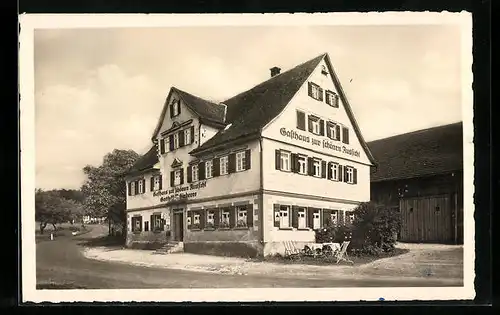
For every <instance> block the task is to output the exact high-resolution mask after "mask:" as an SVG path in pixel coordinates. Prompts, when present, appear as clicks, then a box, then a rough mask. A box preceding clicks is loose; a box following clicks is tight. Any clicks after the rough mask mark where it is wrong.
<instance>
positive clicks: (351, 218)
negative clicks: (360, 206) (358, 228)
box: [346, 211, 354, 224]
mask: <svg viewBox="0 0 500 315" xmlns="http://www.w3.org/2000/svg"><path fill="white" fill-rule="evenodd" d="M346 217H347V223H349V224H353V223H354V211H347V212H346Z"/></svg>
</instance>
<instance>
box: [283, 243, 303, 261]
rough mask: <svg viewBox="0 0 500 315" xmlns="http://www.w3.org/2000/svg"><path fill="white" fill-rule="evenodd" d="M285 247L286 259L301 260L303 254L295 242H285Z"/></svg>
mask: <svg viewBox="0 0 500 315" xmlns="http://www.w3.org/2000/svg"><path fill="white" fill-rule="evenodd" d="M283 245H284V246H285V257H287V258H290V259H300V258H301V256H302V252H301V251H300V250H299V249H298V248H297V246H296V243H295V242H293V241H285V242H283Z"/></svg>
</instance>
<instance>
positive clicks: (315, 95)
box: [311, 83, 320, 100]
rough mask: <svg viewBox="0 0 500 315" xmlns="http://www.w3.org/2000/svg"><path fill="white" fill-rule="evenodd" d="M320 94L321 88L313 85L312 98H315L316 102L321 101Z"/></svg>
mask: <svg viewBox="0 0 500 315" xmlns="http://www.w3.org/2000/svg"><path fill="white" fill-rule="evenodd" d="M315 92H316V94H315ZM319 92H320V86H318V85H316V84H314V83H313V84H312V85H311V97H312V98H314V99H315V100H319V99H320V97H319Z"/></svg>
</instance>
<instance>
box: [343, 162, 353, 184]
mask: <svg viewBox="0 0 500 315" xmlns="http://www.w3.org/2000/svg"><path fill="white" fill-rule="evenodd" d="M345 176H346V181H345V182H346V183H348V184H354V167H352V166H345Z"/></svg>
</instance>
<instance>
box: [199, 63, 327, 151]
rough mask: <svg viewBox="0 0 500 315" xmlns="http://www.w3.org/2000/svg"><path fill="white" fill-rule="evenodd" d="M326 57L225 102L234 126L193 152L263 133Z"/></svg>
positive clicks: (230, 121) (285, 73)
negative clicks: (263, 129) (264, 128)
mask: <svg viewBox="0 0 500 315" xmlns="http://www.w3.org/2000/svg"><path fill="white" fill-rule="evenodd" d="M324 56H325V54H322V55H320V56H318V57H316V58H314V59H311V60H309V61H307V62H305V63H303V64H301V65H298V66H296V67H295V68H293V69H290V70H288V71H286V72H283V73H281V74H278V75H276V76H274V77H271V78H270V79H269V80H267V81H264V82H262V83H260V84H259V85H257V86H255V87H253V88H251V89H250V90H248V91H245V92H243V93H240V94H238V95H236V96H234V97H232V98H230V99H228V100H226V101H224V102H223V104H225V105H226V106H227V114H226V123H227V124H231V126H230V127H229V128H227V129H226V130H221V131H219V132H218V133H217V134H216V135H215V136H213V137H212V138H210V139H209V140H208V141H207V142H205V143H204V144H203V145H201V146H200V147H198V148H196V149H194V150H192V151H191V153H192V154H197V153H200V152H202V151H205V150H207V149H209V148H212V147H215V146H218V145H221V144H223V143H225V142H228V141H232V140H236V139H239V138H242V137H248V136H251V135H255V134H258V133H260V131H261V129H262V128H263V127H264V126H265V125H266V124H268V123H269V122H270V121H271V120H272V119H273V118H274V117H276V116H277V115H278V114H279V113H281V111H282V110H283V109H284V108H285V106H286V105H287V104H288V103H289V102H290V101H291V99H292V98H293V96H294V95H295V94H296V93H297V91H298V90H299V89H300V87H301V86H302V85H303V84H304V82H305V81H306V80H307V78H308V77H309V76H310V75H311V73H312V72H313V70H314V69H315V68H316V67H317V66H318V64H319V62H320V61H321V60H322V59H323V57H324Z"/></svg>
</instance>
